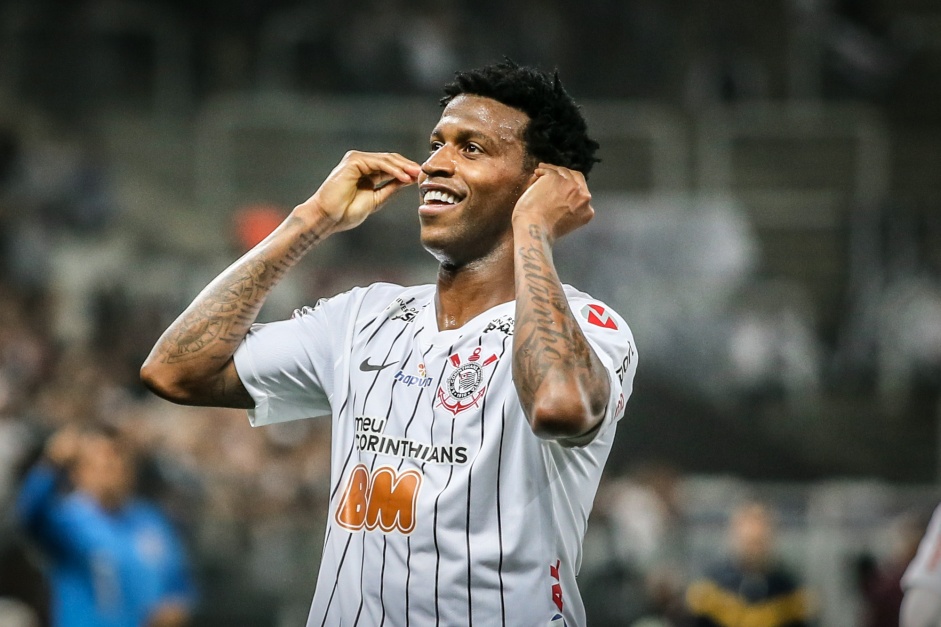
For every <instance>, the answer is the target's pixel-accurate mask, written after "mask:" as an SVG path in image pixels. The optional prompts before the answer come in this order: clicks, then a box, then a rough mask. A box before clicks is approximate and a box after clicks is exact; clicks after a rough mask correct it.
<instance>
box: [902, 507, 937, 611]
mask: <svg viewBox="0 0 941 627" xmlns="http://www.w3.org/2000/svg"><path fill="white" fill-rule="evenodd" d="M902 589H903V590H904V596H903V598H902V610H901V614H900V617H899V624H900V625H901V627H939V626H941V505H939V506H938V507H937V508H935V510H934V514H933V515H932V516H931V522H929V523H928V529H927V530H926V531H925V535H924V536H923V537H922V539H921V543H920V544H919V545H918V552H917V553H916V554H915V558H914V559H913V560H912V562H911V564H909V565H908V568H907V569H906V571H905V574H904V575H903V576H902Z"/></svg>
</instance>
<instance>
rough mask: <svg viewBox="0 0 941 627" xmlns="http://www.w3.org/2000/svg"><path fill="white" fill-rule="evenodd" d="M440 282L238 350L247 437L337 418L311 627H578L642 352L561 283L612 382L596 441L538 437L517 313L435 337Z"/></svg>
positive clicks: (278, 329) (380, 290)
mask: <svg viewBox="0 0 941 627" xmlns="http://www.w3.org/2000/svg"><path fill="white" fill-rule="evenodd" d="M434 294H435V287H434V286H433V285H425V286H418V287H410V288H404V287H400V286H395V285H389V284H376V285H373V286H370V287H368V288H357V289H354V290H352V291H350V292H347V293H345V294H341V295H339V296H337V297H335V298H332V299H328V300H325V301H321V303H319V304H318V306H317V307H316V308H313V309H310V308H305V309H303V310H301V311H298V312H296V314H295V316H294V318H292V319H291V320H286V321H282V322H276V323H272V324H267V325H256V326H255V327H254V328H253V329H252V331H251V333H249V335H248V337H247V338H246V339H245V341H244V342H243V344H242V345H241V346H240V347H239V350H238V351H237V352H236V355H235V363H236V367H237V369H238V372H239V376H240V377H241V379H242V382H243V383H244V385H245V387H246V389H247V390H248V391H249V393H250V394H251V395H252V397H253V398H254V399H255V403H256V407H255V409H254V410H252V411H250V412H249V416H250V418H251V420H252V424H253V425H264V424H271V423H274V422H279V421H282V420H293V419H298V418H307V417H312V416H316V415H320V414H323V413H327V412H329V413H331V414H332V419H333V431H332V438H333V439H332V443H331V447H332V451H331V490H330V519H329V521H328V528H327V536H326V540H325V543H324V554H323V559H322V562H321V568H320V574H319V576H318V580H317V587H316V589H315V592H314V600H313V603H312V606H311V611H310V617H309V619H308V623H307V624H308V626H309V627H311V626H314V627H316V626H327V625H340V624H343V625H362V626H367V625H369V626H372V625H389V626H390V627H392V626H399V625H411V626H425V625H473V624H475V623H476V624H478V625H488V626H489V625H495V624H500V625H512V626H514V627H515V626H518V625H532V626H533V627H545V626H546V625H548V624H550V622H551V621H552V620H553V619H554V618H556V617H558V616H562V617H564V619H565V621H566V623H567V624H568V625H569V626H570V627H574V626H577V625H583V624H584V622H585V616H584V608H583V606H582V602H581V598H580V597H579V594H578V588H577V586H576V582H575V575H576V573H577V572H578V568H579V566H580V562H581V543H582V539H583V537H584V534H585V527H586V525H587V521H588V514H589V512H590V510H591V504H592V500H593V499H594V495H595V491H596V490H597V487H598V482H599V480H600V477H601V471H602V468H603V466H604V463H605V461H606V459H607V456H608V453H609V451H610V449H611V443H612V441H613V439H614V431H615V429H614V426H615V423H616V422H617V421H618V420H619V419H620V417H621V415H622V414H623V411H624V404H625V402H626V400H627V398H628V397H629V396H630V393H631V389H632V382H633V377H634V372H635V371H636V367H637V353H636V350H635V348H634V342H633V338H632V336H631V333H630V330H629V329H628V327H627V324H625V322H624V321H623V320H622V319H621V318H620V316H618V315H617V314H616V313H614V312H613V311H612V310H610V309H609V308H607V307H606V306H605V305H604V304H602V303H599V302H598V301H595V300H593V299H592V298H590V297H589V296H588V295H586V294H582V293H580V292H577V291H576V290H574V289H572V288H570V287H568V286H566V296H567V297H568V299H569V304H570V306H571V308H572V311H573V312H575V317H576V319H578V321H579V323H580V325H581V328H582V330H583V332H584V333H585V336H586V337H587V338H588V341H589V342H590V344H591V345H592V347H593V349H594V350H595V352H596V353H597V355H598V357H599V358H600V360H601V361H602V363H603V364H604V365H605V367H606V369H607V370H608V373H609V377H610V381H611V396H610V398H609V402H608V409H607V413H606V416H605V422H604V424H603V426H602V428H601V430H600V431H599V433H598V435H597V436H596V437H595V439H594V440H593V441H592V442H591V443H590V444H588V445H586V446H584V447H578V448H566V447H563V446H562V445H560V444H558V443H556V442H551V441H546V440H540V439H539V438H537V437H536V436H535V435H533V432H532V430H531V429H530V427H529V424H528V423H527V421H526V419H525V416H524V415H523V411H522V408H521V407H520V404H519V399H518V397H517V395H516V389H515V387H514V386H513V381H512V363H511V362H512V346H513V337H512V334H513V315H514V311H515V310H514V307H515V304H514V303H512V302H510V303H504V304H502V305H499V306H497V307H494V308H492V309H490V310H488V311H485V312H484V313H482V314H480V315H479V316H477V317H475V318H474V319H473V320H471V321H469V322H468V323H467V324H465V325H464V326H463V327H461V328H460V329H452V330H447V331H438V330H437V321H436V320H437V319H436V313H435V305H434Z"/></svg>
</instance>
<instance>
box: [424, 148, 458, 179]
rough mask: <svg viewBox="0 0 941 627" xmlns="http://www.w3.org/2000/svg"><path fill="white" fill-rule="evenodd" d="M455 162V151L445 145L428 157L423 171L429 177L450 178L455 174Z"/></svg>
mask: <svg viewBox="0 0 941 627" xmlns="http://www.w3.org/2000/svg"><path fill="white" fill-rule="evenodd" d="M455 161H456V160H455V158H454V149H453V148H452V147H450V146H448V145H447V144H445V145H444V146H441V147H440V148H438V149H437V150H435V151H434V152H432V153H431V154H430V155H428V158H427V159H425V162H424V163H423V164H421V169H422V172H424V173H425V174H426V175H427V176H435V175H438V176H441V175H444V176H450V175H452V174H454V164H455Z"/></svg>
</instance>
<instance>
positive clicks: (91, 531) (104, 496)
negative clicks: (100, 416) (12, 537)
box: [17, 428, 194, 627]
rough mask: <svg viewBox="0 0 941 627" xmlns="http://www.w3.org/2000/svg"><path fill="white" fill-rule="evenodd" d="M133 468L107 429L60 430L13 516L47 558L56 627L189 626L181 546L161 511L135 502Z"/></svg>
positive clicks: (32, 473) (191, 594) (188, 584)
mask: <svg viewBox="0 0 941 627" xmlns="http://www.w3.org/2000/svg"><path fill="white" fill-rule="evenodd" d="M134 474H135V473H134V467H133V462H132V460H131V459H130V457H129V455H128V453H127V452H126V447H125V446H123V442H122V441H121V438H120V437H119V435H118V434H117V433H116V432H115V431H113V430H111V429H107V428H88V429H85V430H84V431H79V430H78V429H75V428H66V429H63V430H62V431H59V432H58V433H57V434H56V435H54V436H53V437H52V438H51V439H50V441H49V443H48V445H47V447H46V451H45V455H44V459H43V460H42V461H41V462H40V463H39V464H37V465H36V466H34V467H33V468H32V469H31V470H30V471H29V473H28V474H27V476H26V478H25V480H24V482H23V486H22V488H21V491H20V495H19V499H18V502H17V515H18V518H19V519H20V521H21V523H22V524H23V526H24V527H25V528H26V530H27V531H28V532H29V534H30V536H31V537H32V538H34V539H35V540H36V541H37V542H38V544H39V545H40V547H41V548H42V549H43V551H44V553H45V554H46V556H47V557H48V558H49V562H50V565H51V573H50V580H51V581H50V583H51V589H52V597H53V599H52V605H53V607H52V614H53V624H54V625H56V626H57V627H182V626H183V625H186V624H187V623H188V621H189V617H190V614H191V607H192V604H193V601H194V591H193V587H192V582H191V580H190V576H189V573H188V572H187V563H186V558H185V555H184V552H183V548H182V544H181V542H180V540H179V538H178V536H177V534H176V532H175V531H174V529H173V528H172V526H171V525H170V523H169V521H168V520H167V519H166V517H165V516H164V515H163V514H162V513H160V511H159V510H157V508H155V507H154V506H153V505H151V504H149V503H147V502H145V501H143V500H141V499H137V498H134V496H133V490H134ZM63 486H65V487H68V488H71V489H69V490H66V491H64V492H63V491H62V489H61V488H62V487H63Z"/></svg>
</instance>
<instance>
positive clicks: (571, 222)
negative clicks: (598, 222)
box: [513, 163, 595, 240]
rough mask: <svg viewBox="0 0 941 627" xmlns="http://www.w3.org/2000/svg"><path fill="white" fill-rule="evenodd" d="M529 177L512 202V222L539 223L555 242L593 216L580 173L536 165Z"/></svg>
mask: <svg viewBox="0 0 941 627" xmlns="http://www.w3.org/2000/svg"><path fill="white" fill-rule="evenodd" d="M533 178H534V180H533V182H532V183H530V185H529V187H528V188H527V189H526V191H525V192H523V195H522V196H520V199H519V200H518V201H517V202H516V208H515V209H514V210H513V218H514V220H515V219H517V218H522V219H526V220H527V221H529V222H533V223H536V224H539V225H541V226H543V227H544V228H545V229H546V231H547V233H549V235H550V238H551V239H552V240H556V239H558V238H560V237H562V236H563V235H565V234H567V233H570V232H572V231H574V230H575V229H577V228H579V227H581V226H584V225H585V224H587V223H588V222H589V221H590V220H591V219H592V218H593V217H594V215H595V210H594V209H593V208H592V206H591V204H590V203H591V193H590V192H589V191H588V184H587V183H586V182H585V175H583V174H582V173H581V172H578V171H577V170H570V169H568V168H564V167H562V166H558V165H551V164H548V163H540V164H539V167H537V168H536V170H535V172H534V173H533Z"/></svg>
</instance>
